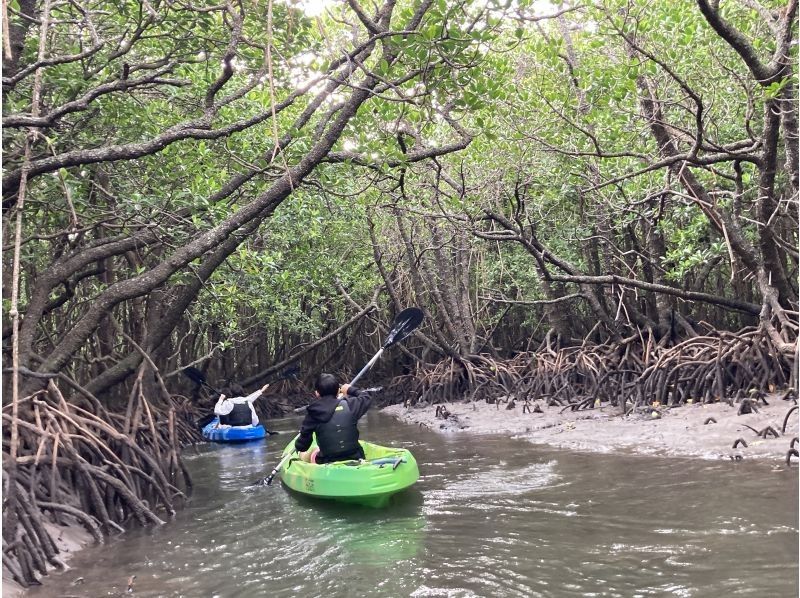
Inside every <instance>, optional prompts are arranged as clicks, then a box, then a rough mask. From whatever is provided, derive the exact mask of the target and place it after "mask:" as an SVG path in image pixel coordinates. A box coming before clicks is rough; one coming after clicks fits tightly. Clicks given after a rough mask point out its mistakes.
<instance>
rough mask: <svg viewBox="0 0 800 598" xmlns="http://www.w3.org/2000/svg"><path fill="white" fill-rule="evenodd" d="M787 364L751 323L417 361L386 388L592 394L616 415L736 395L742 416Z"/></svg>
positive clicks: (457, 393) (432, 399)
mask: <svg viewBox="0 0 800 598" xmlns="http://www.w3.org/2000/svg"><path fill="white" fill-rule="evenodd" d="M793 367H794V354H793V353H789V352H786V351H785V350H782V349H781V348H780V347H776V346H775V345H774V344H773V341H772V339H770V338H769V336H768V335H766V334H764V332H763V331H762V330H760V329H757V328H746V329H744V330H742V331H739V332H737V333H732V332H726V331H717V332H712V333H709V334H708V335H705V336H697V337H693V338H691V339H687V340H685V341H682V342H680V343H678V344H676V345H675V346H672V347H664V346H663V345H659V344H658V343H657V342H656V341H654V340H653V339H652V338H651V337H650V335H649V334H648V333H647V332H646V331H642V333H641V334H637V335H633V336H631V337H629V338H627V339H623V340H622V341H621V342H618V343H606V344H601V345H592V344H591V343H583V344H582V345H580V346H572V347H555V348H554V347H551V346H549V345H548V347H547V348H546V350H541V351H537V352H530V351H527V352H521V353H518V354H516V355H515V356H514V357H513V358H510V359H500V358H496V357H492V356H489V355H485V354H479V355H467V356H462V357H461V358H459V359H456V358H450V359H445V360H442V361H440V362H437V363H435V364H430V365H419V366H418V367H417V370H416V371H415V375H414V376H403V377H401V380H398V381H397V383H396V385H395V384H394V383H393V384H392V385H390V386H389V390H390V391H391V390H392V388H393V387H394V388H397V387H399V386H400V385H402V386H403V388H404V390H405V391H406V394H405V396H406V397H408V399H407V400H408V404H409V405H413V404H416V403H424V404H429V405H432V404H441V403H445V402H447V401H451V400H456V399H466V400H470V401H472V400H479V399H481V400H486V401H487V402H488V403H491V404H494V405H495V406H496V408H497V409H499V408H500V403H501V402H505V403H506V405H509V404H510V403H511V401H514V400H516V401H523V404H524V401H526V400H528V401H531V402H534V401H537V400H541V401H544V403H545V404H547V405H548V406H549V407H562V408H564V410H573V411H575V410H578V409H591V408H592V407H594V406H595V405H596V404H597V400H598V399H599V400H600V402H601V404H602V403H607V404H609V405H611V406H612V407H617V408H618V409H619V413H627V412H630V413H633V412H635V411H636V409H637V408H639V407H643V406H647V405H652V404H653V403H655V402H658V403H659V404H661V405H665V406H667V407H670V406H678V405H682V404H691V403H700V402H704V403H713V402H717V401H723V400H724V401H726V402H727V401H730V399H729V398H728V397H734V396H736V402H738V403H739V412H740V413H741V414H745V413H755V412H757V411H758V409H757V407H756V404H757V403H758V402H761V403H765V392H764V391H765V390H766V389H772V388H779V387H781V388H782V387H783V386H784V385H785V384H786V381H787V380H789V379H790V377H791V372H792V369H793ZM792 394H793V393H790V392H789V391H787V392H786V393H785V394H784V397H790V396H791V395H792ZM523 409H524V411H528V409H525V408H524V407H523Z"/></svg>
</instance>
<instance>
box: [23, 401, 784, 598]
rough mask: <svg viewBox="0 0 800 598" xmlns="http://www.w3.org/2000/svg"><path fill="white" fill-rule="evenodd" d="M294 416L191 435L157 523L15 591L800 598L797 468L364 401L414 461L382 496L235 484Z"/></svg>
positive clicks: (251, 476)
mask: <svg viewBox="0 0 800 598" xmlns="http://www.w3.org/2000/svg"><path fill="white" fill-rule="evenodd" d="M298 422H299V420H295V419H291V420H280V421H277V422H274V427H275V429H278V430H284V431H286V432H287V434H284V435H281V436H272V437H271V438H270V439H269V440H268V441H266V442H263V443H256V444H248V445H241V446H219V445H208V446H203V447H201V449H200V453H199V454H198V455H196V456H190V457H189V458H188V461H187V464H188V467H189V468H190V470H191V472H192V474H193V477H194V481H195V493H194V496H193V497H192V500H191V503H190V505H189V506H188V508H186V509H184V510H182V511H181V512H180V513H178V515H177V516H176V517H175V518H174V520H173V521H172V522H171V523H170V524H169V525H166V526H162V527H161V528H160V529H157V530H149V531H131V532H128V533H127V534H125V537H124V538H123V539H120V540H114V541H111V542H109V543H108V544H107V545H105V546H101V547H92V548H88V549H86V550H83V551H81V552H80V553H78V554H77V555H76V556H75V557H74V558H73V559H72V560H71V561H70V564H71V566H72V569H71V570H70V571H67V572H66V573H63V574H57V575H51V576H50V579H48V580H47V585H46V586H44V587H42V588H39V589H37V590H35V591H31V592H30V593H29V594H30V595H31V596H37V597H43V596H47V597H53V596H59V597H64V596H82V597H83V596H86V597H91V598H96V597H100V596H123V595H124V596H131V595H134V596H140V597H144V596H148V597H150V596H153V597H155V596H159V597H160V596H176V597H177V596H187V597H195V596H197V597H212V596H216V597H224V598H228V597H251V596H287V597H288V596H320V597H322V596H324V597H326V598H327V597H348V598H349V597H353V596H387V597H399V596H412V597H423V596H448V597H458V598H467V597H472V596H499V597H507V596H524V597H531V596H553V597H562V596H564V597H570V596H620V597H625V598H629V597H635V596H667V595H676V596H697V597H703V598H706V597H713V596H725V597H730V596H759V597H762V596H769V597H784V596H785V597H791V596H797V594H798V483H797V469H796V468H795V469H793V470H787V469H785V468H784V467H781V466H777V467H776V466H774V465H773V464H771V463H763V462H762V463H755V462H751V463H748V462H741V463H733V462H730V461H700V460H685V459H653V458H649V457H640V456H630V457H628V456H609V455H600V454H578V453H571V452H565V451H554V450H550V449H545V448H542V447H536V446H532V445H529V444H526V443H524V442H522V441H515V440H511V439H508V438H505V437H470V436H447V437H444V436H440V435H436V434H433V433H432V432H430V431H428V430H424V429H420V428H415V427H412V426H408V425H403V424H398V423H397V422H396V421H395V420H393V419H391V418H389V417H387V416H384V415H381V414H370V415H369V417H368V418H367V421H366V422H365V423H364V424H363V425H362V426H361V428H362V437H364V438H366V439H371V440H374V441H377V442H380V443H382V444H387V445H401V446H405V447H408V448H410V449H411V450H412V451H413V453H414V455H415V456H416V458H417V460H418V461H419V464H420V472H421V474H422V477H421V478H420V481H419V482H418V483H417V485H416V486H415V487H414V489H413V490H412V491H409V492H406V493H405V494H402V495H398V496H397V497H395V500H394V502H393V504H392V505H391V506H390V507H389V508H387V509H385V510H380V511H374V510H365V509H362V508H357V507H352V506H347V505H338V504H336V503H326V502H320V501H314V500H310V499H304V498H303V497H298V496H297V495H294V494H290V493H289V492H288V491H287V490H286V489H285V488H283V487H282V486H281V485H280V484H274V485H273V486H272V487H269V488H256V489H252V488H251V489H247V488H245V487H246V485H247V484H248V483H250V482H252V481H253V480H255V479H258V478H260V477H263V476H264V475H265V474H266V473H267V472H268V471H269V470H270V469H271V468H272V467H273V466H274V464H275V463H276V462H277V460H278V454H279V452H280V450H281V449H282V447H283V444H285V443H286V442H288V440H289V438H291V435H290V434H289V433H288V432H290V431H293V430H294V429H295V428H296V426H297V425H298ZM130 575H136V581H135V585H134V592H133V593H132V594H128V593H126V591H125V590H126V581H127V579H128V577H129V576H130ZM79 577H82V578H83V581H82V583H79V584H76V585H73V582H74V580H76V579H77V578H79Z"/></svg>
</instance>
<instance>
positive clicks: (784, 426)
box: [781, 405, 797, 434]
mask: <svg viewBox="0 0 800 598" xmlns="http://www.w3.org/2000/svg"><path fill="white" fill-rule="evenodd" d="M795 411H797V405H795V406H794V407H792V408H791V409H789V411H788V413H787V414H786V417H784V418H783V427H782V428H781V432H783V433H784V434H786V424H787V423H788V422H789V416H790V415H791V414H792V413H793V412H795Z"/></svg>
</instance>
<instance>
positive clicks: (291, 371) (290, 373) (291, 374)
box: [279, 365, 300, 380]
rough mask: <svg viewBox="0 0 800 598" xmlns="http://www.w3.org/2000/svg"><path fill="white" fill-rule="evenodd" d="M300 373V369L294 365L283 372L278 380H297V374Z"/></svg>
mask: <svg viewBox="0 0 800 598" xmlns="http://www.w3.org/2000/svg"><path fill="white" fill-rule="evenodd" d="M299 372H300V368H299V367H298V366H296V365H293V366H290V367H288V368H286V369H285V370H283V372H282V373H281V377H280V378H279V380H285V379H286V378H297V374H298V373H299Z"/></svg>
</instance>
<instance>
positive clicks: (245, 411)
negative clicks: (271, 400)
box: [219, 403, 253, 426]
mask: <svg viewBox="0 0 800 598" xmlns="http://www.w3.org/2000/svg"><path fill="white" fill-rule="evenodd" d="M219 423H221V424H225V425H226V426H249V425H251V424H252V423H253V416H252V414H251V412H250V404H249V403H234V404H233V410H232V411H231V412H230V413H229V414H228V415H220V416H219Z"/></svg>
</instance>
